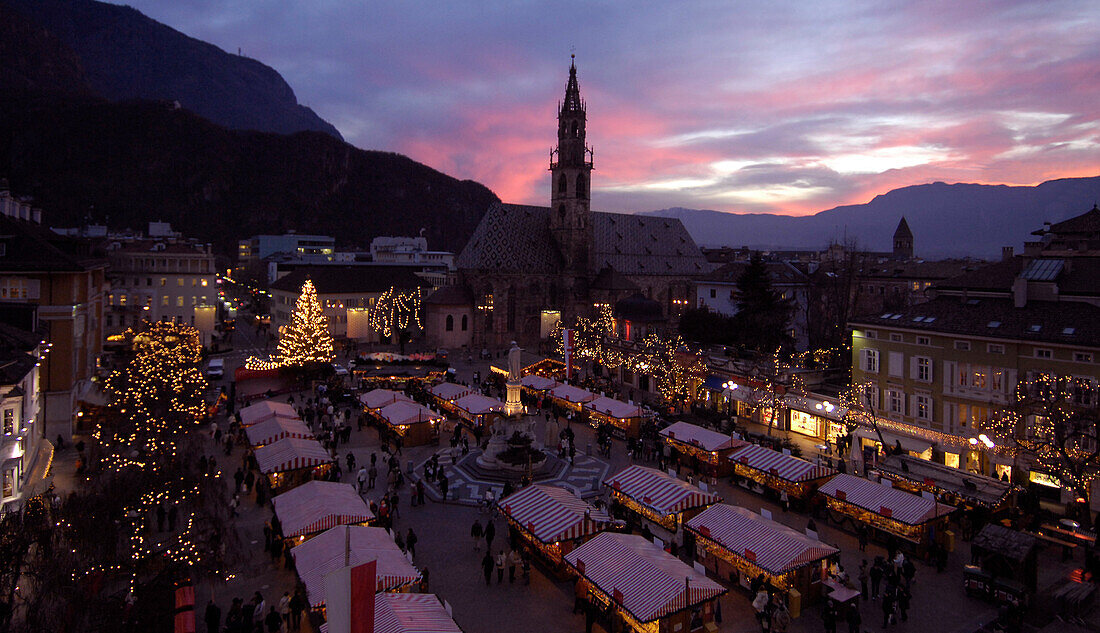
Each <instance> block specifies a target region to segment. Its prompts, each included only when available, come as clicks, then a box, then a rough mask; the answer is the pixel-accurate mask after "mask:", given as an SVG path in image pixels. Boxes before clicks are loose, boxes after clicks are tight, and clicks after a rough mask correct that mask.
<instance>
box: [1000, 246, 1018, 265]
mask: <svg viewBox="0 0 1100 633" xmlns="http://www.w3.org/2000/svg"><path fill="white" fill-rule="evenodd" d="M1015 250H1016V249H1014V248H1013V247H1011V246H1002V247H1001V261H1002V262H1007V261H1008V260H1010V259H1012V256H1013V254H1014V251H1015Z"/></svg>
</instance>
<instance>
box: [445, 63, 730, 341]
mask: <svg viewBox="0 0 1100 633" xmlns="http://www.w3.org/2000/svg"><path fill="white" fill-rule="evenodd" d="M586 124H587V116H586V111H585V103H584V101H583V100H582V99H581V95H580V87H579V85H578V82H577V69H576V65H575V64H571V65H570V68H569V81H568V83H567V84H566V89H565V99H564V101H562V103H561V104H560V106H559V108H558V122H557V137H558V138H557V146H556V147H555V148H554V149H553V150H552V151H551V159H550V169H549V171H550V205H549V206H545V207H543V206H529V205H517V204H503V203H500V204H494V205H492V206H491V207H490V208H489V209H488V211H487V212H486V213H485V216H484V217H483V218H482V220H481V223H480V224H479V225H478V227H477V229H476V230H475V231H474V234H473V235H472V236H471V237H470V240H469V242H468V243H467V244H466V247H465V248H464V249H463V250H462V252H461V253H460V254H459V256H458V258H457V259H456V260H455V265H456V267H457V269H458V285H459V287H460V291H459V292H456V290H455V289H450V290H448V289H440V290H439V291H437V292H438V293H442V294H441V300H440V301H433V298H432V297H429V298H428V300H427V301H426V302H425V309H426V312H427V318H428V320H429V321H430V322H433V323H443V324H445V323H448V322H454V320H453V319H452V320H451V321H448V320H447V318H446V317H447V316H448V315H447V314H444V313H445V312H447V311H455V310H461V311H463V312H464V313H466V314H469V315H470V316H471V317H472V319H471V321H472V323H471V326H470V328H469V330H468V331H466V332H455V331H454V330H450V331H440V332H435V331H434V330H435V328H429V329H428V331H427V332H426V335H427V338H428V341H429V342H432V341H434V340H439V341H440V342H442V341H443V340H447V341H449V342H450V343H451V344H452V345H454V344H456V343H458V342H459V341H461V342H462V344H468V345H471V346H473V347H499V346H501V345H505V344H507V343H508V341H511V340H515V341H518V342H520V344H522V345H526V346H531V345H534V344H536V343H537V342H538V341H539V340H541V339H544V338H545V337H546V335H547V333H548V332H549V330H550V328H552V327H553V324H554V323H555V322H557V321H558V320H563V321H564V322H566V323H569V322H571V321H572V320H573V319H574V318H575V317H577V316H588V315H591V314H592V313H593V312H594V311H595V309H596V307H597V306H599V304H602V303H605V304H609V305H611V306H615V305H616V303H618V302H619V301H621V300H623V299H625V298H628V297H632V298H634V300H635V302H636V301H637V300H638V299H639V298H640V297H641V298H644V299H646V300H647V302H648V303H649V304H652V305H653V306H659V307H660V311H661V318H662V319H663V320H664V321H665V322H666V323H667V324H668V325H674V324H675V322H676V320H677V318H678V316H679V314H680V312H682V310H684V309H686V308H687V307H689V306H690V303H691V302H690V298H691V281H692V279H694V278H695V277H698V276H700V275H703V274H706V273H707V272H709V271H710V269H711V266H710V265H709V264H708V263H707V261H706V259H705V258H704V257H703V254H702V253H701V252H700V250H699V248H698V246H696V244H695V241H694V240H692V238H691V236H690V235H689V234H688V232H687V230H686V229H685V228H684V226H683V224H682V223H681V222H680V221H679V220H677V219H671V218H659V217H649V216H636V215H628V214H617V213H601V212H594V211H592V210H591V187H592V171H593V168H594V165H593V159H592V155H593V152H592V149H591V148H590V147H589V146H588V145H587V143H586V137H587V129H586ZM444 296H445V297H446V300H445V301H444V300H442V299H443V297H444ZM639 296H640V297H639ZM456 297H465V298H466V301H464V302H460V301H455V298H456ZM654 309H655V308H654ZM436 313H438V314H436Z"/></svg>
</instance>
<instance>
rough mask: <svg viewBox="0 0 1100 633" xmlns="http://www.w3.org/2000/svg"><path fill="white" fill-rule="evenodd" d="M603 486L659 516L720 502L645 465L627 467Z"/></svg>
mask: <svg viewBox="0 0 1100 633" xmlns="http://www.w3.org/2000/svg"><path fill="white" fill-rule="evenodd" d="M603 483H604V485H605V486H609V487H610V488H611V489H612V490H616V491H618V492H620V493H621V494H624V495H626V496H628V497H630V498H631V499H633V500H634V501H636V502H638V503H640V504H642V505H644V506H646V507H649V508H652V509H653V510H654V511H655V512H656V513H657V514H660V515H668V514H674V513H677V512H682V511H684V510H689V509H691V508H699V507H702V506H706V505H710V504H712V503H718V502H719V501H721V500H722V498H721V497H720V496H718V495H717V494H715V493H713V492H703V491H702V490H700V489H699V488H697V487H696V486H693V485H691V484H689V483H688V482H686V481H681V480H679V479H677V478H675V477H673V476H671V475H669V474H667V473H663V472H661V471H659V470H654V469H652V468H646V467H645V466H637V465H635V466H628V467H627V468H625V469H624V470H622V471H620V472H619V473H617V474H616V475H614V476H612V477H609V478H608V479H605V480H604V482H603Z"/></svg>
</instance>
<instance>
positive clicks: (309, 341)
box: [278, 279, 336, 366]
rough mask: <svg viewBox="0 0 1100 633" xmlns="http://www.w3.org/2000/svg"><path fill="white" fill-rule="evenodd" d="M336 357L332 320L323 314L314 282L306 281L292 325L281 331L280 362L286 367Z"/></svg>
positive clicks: (295, 307) (293, 315) (329, 361)
mask: <svg viewBox="0 0 1100 633" xmlns="http://www.w3.org/2000/svg"><path fill="white" fill-rule="evenodd" d="M335 357H336V353H335V351H334V349H333V343H332V334H330V333H329V331H328V319H327V318H326V317H325V315H324V314H323V313H322V312H321V302H320V301H319V300H318V299H317V290H316V289H315V288H314V287H313V281H311V280H309V279H306V282H305V283H304V284H302V294H300V295H299V296H298V302H297V303H296V304H295V306H294V312H293V314H291V315H290V323H288V324H287V325H286V326H284V327H283V328H281V329H280V332H279V357H278V362H279V364H280V365H284V366H286V365H305V364H307V363H331V362H332V359H333V358H335Z"/></svg>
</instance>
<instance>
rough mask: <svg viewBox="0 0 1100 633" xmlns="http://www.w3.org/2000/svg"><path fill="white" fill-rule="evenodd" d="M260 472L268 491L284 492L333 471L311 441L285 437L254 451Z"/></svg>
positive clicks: (328, 459)
mask: <svg viewBox="0 0 1100 633" xmlns="http://www.w3.org/2000/svg"><path fill="white" fill-rule="evenodd" d="M254 454H255V457H256V463H257V464H258V465H259V467H260V472H261V473H263V474H264V475H266V476H267V478H268V482H269V483H270V484H271V489H272V490H273V491H275V492H286V491H287V490H290V489H291V488H294V487H296V486H300V485H302V484H304V483H306V482H307V481H312V480H313V479H315V478H318V479H319V478H320V477H321V476H322V475H324V474H325V473H326V472H328V470H329V469H330V468H332V461H333V460H332V458H331V457H330V456H329V454H328V451H326V450H325V448H324V447H323V446H321V443H320V442H318V441H317V440H314V439H302V438H298V437H285V438H283V439H281V440H278V441H276V442H274V443H271V444H268V445H267V446H261V447H260V448H257V449H256V450H255V453H254Z"/></svg>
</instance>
